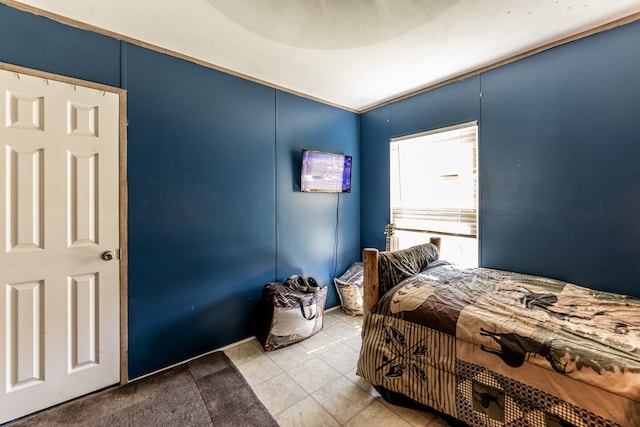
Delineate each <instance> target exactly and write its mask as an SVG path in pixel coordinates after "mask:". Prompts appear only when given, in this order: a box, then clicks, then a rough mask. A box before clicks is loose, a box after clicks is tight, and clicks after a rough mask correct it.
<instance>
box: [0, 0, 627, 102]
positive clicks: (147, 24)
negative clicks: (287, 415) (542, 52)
mask: <svg viewBox="0 0 640 427" xmlns="http://www.w3.org/2000/svg"><path fill="white" fill-rule="evenodd" d="M7 3H14V4H15V3H17V2H10V1H7ZM19 3H23V4H26V5H30V6H33V7H36V8H39V9H42V10H45V11H48V12H53V13H55V14H59V15H63V16H65V17H68V18H72V19H74V20H77V21H80V22H82V23H86V24H90V25H92V26H95V27H99V28H101V29H104V30H108V31H110V32H115V33H117V34H120V35H123V36H126V37H127V38H132V39H135V40H137V41H141V42H145V43H149V44H151V45H154V46H157V47H159V48H163V49H168V50H170V51H174V52H178V53H180V54H182V55H185V56H187V57H191V58H195V59H197V60H199V61H203V62H206V63H208V64H212V65H214V66H215V67H219V68H223V69H226V70H229V71H230V72H233V73H237V74H241V75H244V76H248V77H250V78H252V79H256V80H259V81H261V82H264V83H266V84H269V85H272V86H275V87H281V88H284V89H286V90H289V91H293V92H297V93H300V94H302V95H305V96H309V97H312V98H316V99H319V100H322V101H324V102H327V103H330V104H335V105H338V106H342V107H345V108H348V109H351V110H355V111H363V110H366V109H368V108H370V107H372V106H375V105H379V104H381V103H383V102H384V101H388V100H390V99H394V98H397V97H399V96H402V95H404V94H408V93H411V92H415V91H416V90H420V89H421V88H425V87H429V86H432V85H435V84H438V83H440V82H443V81H446V80H449V79H451V78H454V77H457V76H461V75H463V74H465V73H468V72H471V71H474V70H477V69H479V68H482V67H485V66H488V65H491V64H494V63H496V62H498V61H500V60H504V59H507V58H510V57H513V56H515V55H517V54H520V53H523V52H526V51H529V50H531V49H534V48H537V47H540V46H543V45H546V44H548V43H551V42H554V41H557V40H560V39H563V38H565V37H568V36H571V35H574V34H577V33H580V32H582V31H585V30H588V29H592V28H595V27H598V26H600V25H602V24H606V23H609V22H611V21H614V20H617V19H619V18H623V17H626V16H629V15H632V14H635V13H639V12H640V0H182V1H176V0H21V1H20V2H19Z"/></svg>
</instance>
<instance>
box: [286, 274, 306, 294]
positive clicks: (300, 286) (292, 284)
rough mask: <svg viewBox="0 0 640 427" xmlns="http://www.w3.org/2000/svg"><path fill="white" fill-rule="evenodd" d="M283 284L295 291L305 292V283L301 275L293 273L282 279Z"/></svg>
mask: <svg viewBox="0 0 640 427" xmlns="http://www.w3.org/2000/svg"><path fill="white" fill-rule="evenodd" d="M284 285H285V286H286V287H288V288H289V289H291V290H292V291H296V292H307V283H306V282H305V280H304V278H303V277H302V276H298V275H295V274H294V275H293V276H291V277H289V278H288V279H287V280H285V281H284Z"/></svg>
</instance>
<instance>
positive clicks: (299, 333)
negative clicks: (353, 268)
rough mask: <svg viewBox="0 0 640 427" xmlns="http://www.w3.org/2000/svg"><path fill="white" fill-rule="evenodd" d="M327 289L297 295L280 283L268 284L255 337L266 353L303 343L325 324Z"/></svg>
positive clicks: (261, 303)
mask: <svg viewBox="0 0 640 427" xmlns="http://www.w3.org/2000/svg"><path fill="white" fill-rule="evenodd" d="M326 301H327V287H326V286H322V287H320V288H319V289H318V291H317V292H298V291H294V290H292V289H291V288H288V287H287V286H285V285H283V284H282V283H280V282H270V283H267V284H266V285H265V286H264V288H263V289H262V300H261V301H260V309H259V312H258V316H257V319H256V337H257V338H258V340H259V341H260V342H261V344H262V345H263V347H264V349H265V350H275V349H277V348H280V347H285V346H288V345H291V344H294V343H297V342H299V341H302V340H304V339H306V338H309V337H310V336H312V335H314V334H316V333H317V332H319V331H320V330H321V329H322V327H323V325H324V307H325V304H326Z"/></svg>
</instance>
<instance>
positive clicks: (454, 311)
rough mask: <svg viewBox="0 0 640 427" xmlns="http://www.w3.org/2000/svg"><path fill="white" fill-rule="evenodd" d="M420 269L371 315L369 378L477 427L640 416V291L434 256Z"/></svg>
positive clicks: (630, 422) (601, 422) (361, 368)
mask: <svg viewBox="0 0 640 427" xmlns="http://www.w3.org/2000/svg"><path fill="white" fill-rule="evenodd" d="M414 264H415V263H414ZM418 264H420V263H418ZM418 264H415V265H414V267H413V268H414V269H415V268H418V267H416V266H417V265H418ZM420 268H423V271H421V272H418V273H416V272H413V273H412V272H411V271H409V270H411V269H406V268H403V271H404V272H403V273H400V274H399V276H403V277H400V279H402V281H401V282H400V283H399V284H397V285H395V286H393V287H392V288H390V289H385V290H386V293H385V294H384V295H383V297H382V298H381V300H380V302H379V303H378V305H377V306H376V307H375V309H374V310H373V312H372V313H370V314H368V315H367V316H366V317H365V320H364V324H363V332H362V336H363V347H362V350H361V356H360V360H359V363H358V374H359V375H360V376H362V377H364V378H365V379H366V380H367V381H369V382H370V383H371V384H373V385H375V386H380V387H384V388H386V389H388V390H391V391H395V392H399V393H402V394H404V395H406V396H408V397H410V398H412V399H413V400H416V401H418V402H421V403H424V404H426V405H428V406H431V407H433V408H434V409H436V410H439V411H441V412H444V413H447V414H449V415H452V416H454V417H456V418H458V419H461V420H462V421H464V422H466V423H467V424H469V425H474V426H475V425H478V426H485V425H487V426H507V425H514V426H517V425H529V426H555V425H558V426H564V425H573V426H583V425H584V426H609V425H611V426H613V425H622V426H637V425H640V300H638V299H635V298H632V297H628V296H623V295H617V294H611V293H606V292H598V291H594V290H591V289H587V288H584V287H580V286H577V285H574V284H570V283H565V282H561V281H558V280H552V279H548V278H543V277H537V276H530V275H523V274H517V273H512V272H505V271H499V270H492V269H484V268H476V269H461V268H458V267H455V266H453V265H450V264H448V263H446V262H443V261H438V260H437V255H436V256H430V261H429V262H428V263H427V265H426V267H425V266H424V265H423V266H421V267H420ZM410 273H411V274H410ZM387 277H389V275H388V274H387ZM381 281H382V279H381ZM381 287H383V286H382V284H381Z"/></svg>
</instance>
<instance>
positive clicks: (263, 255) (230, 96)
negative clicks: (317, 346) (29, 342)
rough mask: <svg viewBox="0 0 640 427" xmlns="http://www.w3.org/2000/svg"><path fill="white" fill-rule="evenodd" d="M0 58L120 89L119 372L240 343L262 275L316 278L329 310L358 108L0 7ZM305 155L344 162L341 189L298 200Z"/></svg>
mask: <svg viewBox="0 0 640 427" xmlns="http://www.w3.org/2000/svg"><path fill="white" fill-rule="evenodd" d="M0 61H2V62H7V63H12V64H17V65H21V66H26V67H30V68H34V69H38V70H44V71H48V72H53V73H58V74H63V75H67V76H71V77H77V78H81V79H84V80H88V81H94V82H98V83H104V84H108V85H111V86H116V87H123V88H125V89H127V91H128V93H127V101H128V105H127V114H128V121H129V126H128V154H127V157H128V187H129V211H128V215H129V218H128V220H129V223H128V227H129V246H128V252H129V295H128V296H129V376H130V378H135V377H138V376H140V375H143V374H146V373H149V372H153V371H155V370H158V369H161V368H163V367H166V366H169V365H171V364H174V363H177V362H180V361H183V360H185V359H188V358H190V357H194V356H197V355H200V354H202V353H204V352H207V351H210V350H214V349H216V348H219V347H221V346H224V345H227V344H230V343H233V342H236V341H239V340H241V339H244V338H247V337H249V336H251V335H252V334H253V328H252V326H253V325H252V324H253V313H254V312H255V308H256V304H257V301H258V300H259V297H260V293H261V290H262V286H263V285H264V283H265V282H267V281H272V280H284V279H285V278H286V277H288V276H289V275H291V274H295V273H297V274H304V275H309V276H314V277H315V278H316V279H318V280H319V282H320V283H321V284H329V285H330V289H331V292H330V295H329V301H328V306H333V305H336V304H338V299H337V297H336V293H335V290H334V289H333V285H332V283H331V278H332V277H333V276H334V275H336V274H341V273H342V271H343V270H344V269H346V268H347V267H348V266H349V265H350V264H351V263H352V262H355V261H358V260H359V258H360V238H359V217H360V211H359V205H360V200H359V180H358V164H359V162H360V160H359V158H358V153H357V151H358V143H359V127H358V126H359V122H358V121H359V119H358V116H357V115H356V114H354V113H351V112H347V111H344V110H340V109H337V108H333V107H329V106H326V105H324V104H319V103H317V102H313V101H310V100H307V99H303V98H299V97H296V96H293V95H290V94H287V93H284V92H281V91H278V90H276V89H274V88H269V87H266V86H262V85H259V84H256V83H253V82H250V81H247V80H243V79H240V78H237V77H233V76H230V75H227V74H224V73H221V72H218V71H215V70H211V69H209V68H205V67H202V66H199V65H196V64H193V63H191V62H187V61H184V60H180V59H176V58H174V57H171V56H167V55H164V54H161V53H158V52H155V51H151V50H148V49H144V48H141V47H138V46H135V45H131V44H127V43H124V42H120V41H117V40H114V39H112V38H109V37H105V36H100V35H97V34H94V33H91V32H88V31H83V30H79V29H75V28H72V27H69V26H65V25H62V24H60V23H57V22H54V21H51V20H49V19H46V18H42V17H38V16H35V15H32V14H29V13H25V12H21V11H18V10H15V9H13V8H10V7H8V6H6V5H2V4H0ZM302 148H314V149H318V150H324V151H336V152H341V153H345V154H351V155H353V156H354V166H355V168H356V169H355V170H354V172H355V177H354V180H353V187H352V188H353V189H352V193H351V194H342V195H340V196H338V195H335V194H306V193H305V194H302V193H300V192H299V191H298V189H297V188H296V186H297V185H298V178H297V174H298V173H299V165H298V163H297V162H299V156H300V151H301V149H302ZM336 227H337V228H336Z"/></svg>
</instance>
